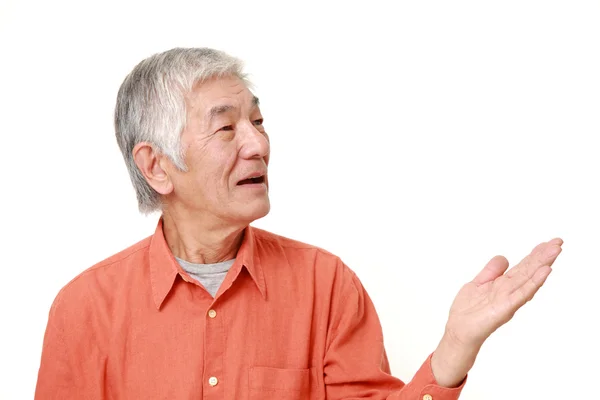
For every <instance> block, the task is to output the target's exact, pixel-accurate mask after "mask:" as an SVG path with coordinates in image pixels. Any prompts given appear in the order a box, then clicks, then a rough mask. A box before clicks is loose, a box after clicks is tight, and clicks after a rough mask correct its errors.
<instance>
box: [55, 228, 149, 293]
mask: <svg viewBox="0 0 600 400" xmlns="http://www.w3.org/2000/svg"><path fill="white" fill-rule="evenodd" d="M151 239H152V236H149V237H147V238H145V239H142V240H140V241H139V242H137V243H135V244H133V245H130V246H129V247H127V248H125V249H123V250H121V251H119V252H117V253H115V254H113V255H111V256H109V257H107V258H105V259H103V260H101V261H99V262H97V263H95V264H93V265H92V266H90V267H88V268H86V269H84V270H83V271H82V272H80V273H79V274H77V275H76V276H75V277H73V278H72V279H71V280H70V281H69V282H68V283H67V284H66V285H64V286H63V287H62V288H61V289H60V291H59V293H58V294H57V296H56V299H55V303H59V302H65V301H66V302H69V303H77V301H79V300H84V299H85V298H89V297H90V295H93V292H94V291H96V290H101V291H104V289H109V288H111V287H112V286H114V285H115V284H116V283H118V282H119V281H121V280H123V278H124V277H125V276H127V275H128V274H130V273H131V272H134V271H135V270H136V269H137V270H139V269H140V268H137V267H140V266H141V265H142V264H143V263H144V260H146V258H147V253H148V252H147V249H148V248H149V246H150V241H151ZM105 293H106V292H105Z"/></svg>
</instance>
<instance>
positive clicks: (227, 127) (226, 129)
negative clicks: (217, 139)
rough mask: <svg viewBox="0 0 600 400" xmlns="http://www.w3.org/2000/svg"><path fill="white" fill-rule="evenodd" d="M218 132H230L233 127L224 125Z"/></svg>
mask: <svg viewBox="0 0 600 400" xmlns="http://www.w3.org/2000/svg"><path fill="white" fill-rule="evenodd" d="M219 130H220V131H232V130H233V125H225V126H224V127H222V128H221V129H219Z"/></svg>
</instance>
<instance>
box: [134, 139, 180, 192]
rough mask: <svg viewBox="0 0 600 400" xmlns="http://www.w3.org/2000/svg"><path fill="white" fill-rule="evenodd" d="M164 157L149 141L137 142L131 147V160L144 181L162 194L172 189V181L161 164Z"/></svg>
mask: <svg viewBox="0 0 600 400" xmlns="http://www.w3.org/2000/svg"><path fill="white" fill-rule="evenodd" d="M164 158H165V156H164V155H163V154H160V153H159V152H158V151H157V150H156V149H155V148H154V147H153V146H152V145H151V144H150V143H146V142H142V143H138V144H137V145H135V147H134V148H133V160H134V161H135V164H136V165H137V167H138V168H139V170H140V172H141V173H142V175H143V176H144V178H145V179H146V182H148V184H149V185H150V186H151V187H152V189H154V190H156V191H157V192H158V193H159V194H161V195H163V196H164V195H167V194H170V193H171V192H172V191H173V182H171V179H170V177H169V174H168V173H167V171H166V170H165V169H164V168H163V165H162V164H164V161H165V160H164Z"/></svg>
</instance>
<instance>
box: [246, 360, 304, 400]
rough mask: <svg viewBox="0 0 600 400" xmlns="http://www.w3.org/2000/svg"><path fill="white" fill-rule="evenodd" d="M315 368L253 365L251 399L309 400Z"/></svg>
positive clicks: (250, 386)
mask: <svg viewBox="0 0 600 400" xmlns="http://www.w3.org/2000/svg"><path fill="white" fill-rule="evenodd" d="M314 374H315V371H314V368H306V369H283V368H271V367H251V368H250V371H249V377H248V378H249V382H248V384H249V389H250V390H249V397H248V399H249V400H275V399H278V400H307V399H310V398H311V391H312V390H311V388H312V386H313V385H314V382H313V381H312V380H313V379H312V376H313V375H314Z"/></svg>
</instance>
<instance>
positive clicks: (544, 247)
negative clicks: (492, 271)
mask: <svg viewBox="0 0 600 400" xmlns="http://www.w3.org/2000/svg"><path fill="white" fill-rule="evenodd" d="M561 245H562V240H561V239H558V238H557V239H553V240H551V241H549V242H545V243H540V244H539V245H537V246H536V247H535V248H534V249H533V251H532V252H531V253H530V254H529V255H528V256H527V257H525V258H524V259H523V260H522V261H521V262H520V263H519V264H517V265H516V266H514V267H512V268H511V269H510V270H509V271H508V272H507V273H506V275H507V276H508V277H509V278H511V279H512V278H515V279H517V278H518V279H520V281H519V282H517V285H516V286H517V287H518V286H520V285H521V284H522V283H523V282H524V281H525V280H527V279H529V278H531V277H532V276H533V274H534V273H535V271H537V270H538V269H539V268H540V267H542V266H544V265H548V266H552V264H553V263H554V261H555V260H556V258H557V257H558V255H559V254H560V252H561V250H562V248H561V247H560V246H561Z"/></svg>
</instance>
